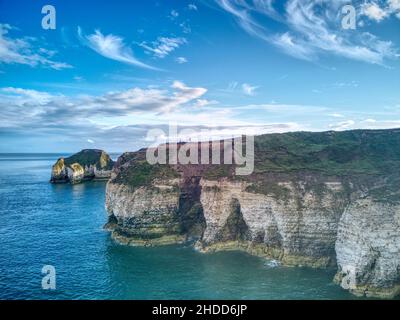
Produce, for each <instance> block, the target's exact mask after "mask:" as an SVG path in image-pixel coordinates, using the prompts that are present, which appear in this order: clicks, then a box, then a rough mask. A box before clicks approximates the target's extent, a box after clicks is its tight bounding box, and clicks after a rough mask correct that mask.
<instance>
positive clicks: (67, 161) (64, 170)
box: [50, 149, 114, 184]
mask: <svg viewBox="0 0 400 320" xmlns="http://www.w3.org/2000/svg"><path fill="white" fill-rule="evenodd" d="M113 166H114V161H113V160H111V158H110V156H109V155H108V154H107V153H106V152H104V151H103V150H97V149H85V150H82V151H80V152H78V153H76V154H74V155H72V156H70V157H68V158H60V159H58V160H57V162H56V163H55V164H54V165H53V168H52V170H51V179H50V182H51V183H72V184H75V183H80V182H82V181H88V180H93V179H96V180H97V179H109V178H110V177H111V171H112V168H113Z"/></svg>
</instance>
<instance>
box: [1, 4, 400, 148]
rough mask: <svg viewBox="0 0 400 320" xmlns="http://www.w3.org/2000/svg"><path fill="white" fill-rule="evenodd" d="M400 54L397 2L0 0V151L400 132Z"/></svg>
mask: <svg viewBox="0 0 400 320" xmlns="http://www.w3.org/2000/svg"><path fill="white" fill-rule="evenodd" d="M348 4H351V5H352V8H354V13H355V15H354V23H355V24H354V28H350V29H349V28H344V27H343V20H344V19H345V18H346V17H349V15H348V14H349V12H350V11H346V10H345V8H344V6H345V5H348ZM45 5H52V6H53V7H54V8H55V10H56V15H55V29H44V28H43V26H42V19H43V18H44V17H45V16H46V12H45V13H42V8H43V6H45ZM343 10H344V11H343ZM351 12H353V11H351ZM346 21H348V20H346ZM399 60H400V0H366V1H364V0H363V1H348V0H345V1H344V0H329V1H328V0H315V1H312V0H284V1H281V0H280V1H278V0H197V1H196V0H163V1H161V0H159V1H151V0H146V1H126V0H113V1H105V0H103V1H99V0H97V1H95V0H88V1H75V0H69V1H59V0H46V1H41V0H36V1H28V0H0V152H76V151H79V150H80V149H83V148H100V149H104V150H106V151H109V152H123V151H133V150H136V149H138V148H141V147H146V146H148V145H149V144H150V143H152V141H151V139H150V138H149V132H150V130H152V129H159V130H163V131H164V132H165V135H166V136H168V125H170V124H172V125H178V132H179V134H180V139H189V138H190V139H196V138H197V137H200V138H201V139H205V138H209V137H211V138H223V137H231V136H235V135H239V134H251V135H254V134H263V133H271V132H289V131H326V130H349V129H360V128H365V129H383V128H397V127H400V90H399V89H400V71H399V68H400V63H399ZM184 129H185V130H184ZM189 129H190V130H189Z"/></svg>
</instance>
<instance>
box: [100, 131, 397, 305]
mask: <svg viewBox="0 0 400 320" xmlns="http://www.w3.org/2000/svg"><path fill="white" fill-rule="evenodd" d="M183 145H185V144H181V145H180V146H179V147H182V146H183ZM145 154H146V150H144V149H142V150H139V151H137V152H131V153H125V154H123V155H122V156H121V157H120V158H119V159H118V161H117V163H116V165H115V167H114V169H113V172H112V176H111V179H110V181H109V182H108V184H107V191H106V208H107V210H108V213H109V221H108V223H107V225H106V227H107V228H108V229H109V230H111V231H112V236H113V238H114V239H116V240H117V241H119V242H121V243H125V244H130V245H160V244H171V243H181V242H191V243H193V245H194V246H195V247H196V248H197V249H198V250H200V251H202V252H210V251H216V250H243V251H246V252H249V253H251V254H254V255H258V256H263V257H268V258H274V259H278V260H280V261H281V262H282V263H283V264H285V265H292V266H311V267H335V268H337V274H336V276H335V281H336V282H337V283H338V284H340V285H341V286H342V287H343V288H345V289H348V290H350V291H351V292H352V293H354V294H356V295H365V296H371V297H382V298H392V297H395V296H397V295H399V294H400V174H399V168H400V130H355V131H346V132H322V133H309V132H297V133H285V134H270V135H263V136H257V137H255V163H254V164H255V166H254V168H255V169H254V172H253V173H252V174H251V175H249V176H235V175H234V173H233V172H234V170H233V169H234V165H230V164H223V165H180V164H176V165H150V164H148V163H147V161H146V159H145Z"/></svg>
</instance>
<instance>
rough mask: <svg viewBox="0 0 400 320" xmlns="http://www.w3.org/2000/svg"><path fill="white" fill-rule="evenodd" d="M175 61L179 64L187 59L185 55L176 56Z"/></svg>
mask: <svg viewBox="0 0 400 320" xmlns="http://www.w3.org/2000/svg"><path fill="white" fill-rule="evenodd" d="M175 61H176V62H178V63H179V64H183V63H187V62H188V61H187V59H186V58H185V57H178V58H176V59H175Z"/></svg>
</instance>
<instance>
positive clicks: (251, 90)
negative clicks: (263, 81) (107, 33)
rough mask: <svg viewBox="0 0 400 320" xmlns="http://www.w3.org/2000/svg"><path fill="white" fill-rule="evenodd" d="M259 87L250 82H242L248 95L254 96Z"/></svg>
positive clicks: (244, 91) (243, 88)
mask: <svg viewBox="0 0 400 320" xmlns="http://www.w3.org/2000/svg"><path fill="white" fill-rule="evenodd" d="M258 88H259V87H257V86H252V85H250V84H248V83H243V84H242V90H243V93H244V94H245V95H248V96H254V95H255V91H256V90H257V89H258Z"/></svg>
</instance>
